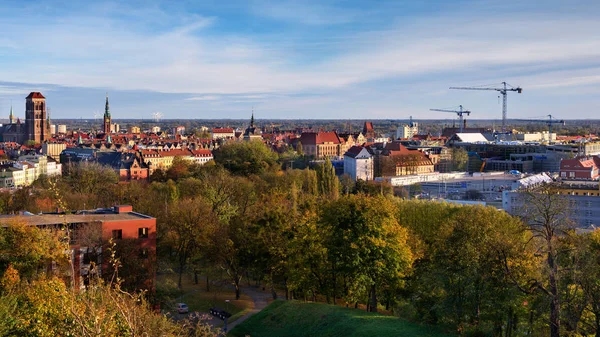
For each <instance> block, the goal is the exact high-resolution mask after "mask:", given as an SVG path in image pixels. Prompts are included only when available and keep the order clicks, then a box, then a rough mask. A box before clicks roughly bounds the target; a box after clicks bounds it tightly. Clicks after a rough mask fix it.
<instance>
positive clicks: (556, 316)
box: [519, 184, 574, 337]
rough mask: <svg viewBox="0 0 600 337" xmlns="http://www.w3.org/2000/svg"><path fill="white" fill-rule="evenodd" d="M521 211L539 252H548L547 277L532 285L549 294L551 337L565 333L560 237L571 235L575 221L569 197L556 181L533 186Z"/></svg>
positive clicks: (522, 193)
mask: <svg viewBox="0 0 600 337" xmlns="http://www.w3.org/2000/svg"><path fill="white" fill-rule="evenodd" d="M520 196H521V198H520V201H521V202H522V204H521V209H520V210H519V213H520V215H521V217H522V218H523V220H524V221H525V222H526V223H527V225H528V228H529V230H530V231H531V233H532V235H533V236H534V238H535V239H536V248H537V249H538V252H539V254H543V255H544V264H545V268H544V269H543V270H544V271H545V280H537V281H536V282H534V283H532V284H531V285H530V289H536V290H539V291H541V292H542V293H543V294H544V295H546V296H547V297H548V299H549V301H550V318H549V325H550V336H552V337H559V336H560V334H561V297H560V291H559V289H560V285H559V254H560V251H559V249H558V247H559V245H560V242H559V241H560V237H561V236H564V235H567V234H568V233H569V232H570V231H571V230H572V229H573V228H574V223H573V221H572V220H571V219H570V210H571V207H570V203H569V200H568V199H567V198H566V197H565V196H563V195H560V194H559V191H558V190H557V188H556V187H555V186H553V185H552V184H545V185H542V186H537V187H533V188H530V189H527V190H524V191H522V192H521V194H520Z"/></svg>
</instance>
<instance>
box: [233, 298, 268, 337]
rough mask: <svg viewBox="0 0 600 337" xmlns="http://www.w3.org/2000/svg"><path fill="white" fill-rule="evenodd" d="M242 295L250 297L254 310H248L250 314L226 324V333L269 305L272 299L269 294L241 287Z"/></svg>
mask: <svg viewBox="0 0 600 337" xmlns="http://www.w3.org/2000/svg"><path fill="white" fill-rule="evenodd" d="M242 293H243V294H246V295H248V296H250V298H251V299H252V302H253V303H254V308H252V310H250V312H248V313H247V314H245V315H244V316H242V317H240V318H238V319H236V320H235V321H233V322H231V323H229V324H227V331H230V330H231V329H233V328H235V326H236V325H238V324H240V323H242V322H243V321H245V320H247V319H248V318H250V317H251V316H252V315H254V314H256V313H257V312H259V311H261V310H263V309H264V308H265V307H266V306H267V304H268V303H269V302H268V301H269V299H271V298H273V297H272V295H271V292H269V291H267V292H265V291H259V290H258V289H256V288H252V287H243V288H242Z"/></svg>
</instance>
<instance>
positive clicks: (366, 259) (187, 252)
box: [0, 143, 600, 336]
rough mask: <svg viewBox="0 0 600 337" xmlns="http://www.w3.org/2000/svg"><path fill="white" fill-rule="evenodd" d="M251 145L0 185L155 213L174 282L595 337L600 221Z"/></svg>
mask: <svg viewBox="0 0 600 337" xmlns="http://www.w3.org/2000/svg"><path fill="white" fill-rule="evenodd" d="M261 147H262V145H260V143H235V144H229V145H226V146H224V147H222V148H221V149H220V150H219V151H220V152H219V154H218V155H217V154H215V158H216V164H210V165H205V166H202V167H201V166H196V165H190V164H189V163H187V162H185V161H175V163H174V164H173V167H172V168H170V169H169V170H168V171H166V172H159V173H155V175H154V176H153V178H154V181H153V182H151V183H137V182H132V183H128V184H115V182H116V177H114V176H113V175H112V173H111V172H107V171H105V170H102V169H101V168H100V167H96V166H93V165H87V164H86V165H83V166H79V167H76V168H72V171H71V172H74V173H72V174H70V175H69V176H66V177H64V178H61V179H59V180H57V181H55V182H52V183H49V182H48V181H39V182H38V183H36V184H35V185H34V186H32V187H31V188H27V189H23V190H21V191H17V192H16V193H14V194H12V195H2V196H1V198H0V200H2V204H1V207H4V211H8V212H10V211H16V210H20V209H27V210H30V211H33V212H38V211H48V210H53V209H55V208H56V207H59V206H60V205H59V204H57V200H56V195H60V196H63V198H64V200H63V202H64V204H66V205H68V206H66V207H68V208H71V209H79V208H84V207H86V208H94V207H106V206H112V205H115V204H132V205H133V206H134V209H135V210H136V211H139V212H141V213H146V214H150V215H152V216H155V217H156V218H157V221H158V231H159V247H158V255H159V260H161V261H169V262H170V263H172V264H173V265H174V266H175V269H176V270H177V272H178V273H180V280H181V275H183V274H184V273H188V272H189V273H197V274H198V275H204V276H205V277H206V278H207V280H206V281H207V283H208V277H209V276H208V275H217V274H219V273H218V271H221V272H222V275H224V276H225V277H227V279H228V280H229V282H230V283H231V284H232V285H233V286H234V287H235V289H236V291H237V294H238V296H239V292H240V287H241V285H242V284H243V283H245V282H257V283H261V284H262V285H263V286H266V287H271V288H272V289H275V288H278V289H283V290H284V291H285V294H286V297H287V298H293V299H301V300H313V301H325V302H328V303H334V304H338V305H345V306H351V307H361V308H366V309H367V310H370V311H377V310H387V311H388V312H393V313H394V314H398V315H401V316H403V317H408V318H411V319H414V320H416V321H421V322H428V323H433V324H439V325H442V326H444V327H447V328H448V329H452V330H454V331H457V332H459V333H461V334H464V335H490V336H492V335H493V336H526V335H528V336H547V335H553V336H558V335H566V334H568V335H571V336H578V335H581V336H586V335H594V334H595V335H596V336H600V301H599V300H600V297H599V296H600V295H599V294H600V278H599V276H600V232H597V231H596V232H592V233H576V232H575V231H574V230H572V227H571V226H570V222H569V219H568V207H567V206H565V205H564V204H562V202H563V201H562V200H561V199H560V196H559V195H557V194H556V193H552V192H551V191H550V190H548V191H546V193H542V194H541V195H542V196H540V194H534V193H530V194H527V197H528V198H529V199H528V202H527V203H526V205H527V206H528V207H529V208H527V209H524V215H527V217H525V218H524V220H525V221H527V223H528V224H529V225H525V224H524V222H523V219H520V218H516V217H511V216H509V215H508V214H506V213H505V212H502V211H498V210H496V209H494V208H489V207H487V208H486V207H480V206H477V207H473V206H457V205H451V204H442V203H432V202H423V201H414V200H405V199H401V198H398V197H394V196H393V193H392V190H391V188H390V187H389V186H386V185H375V184H374V183H365V182H359V183H357V184H353V183H350V182H348V181H347V179H341V181H340V179H339V178H338V177H336V176H335V171H334V170H333V167H332V166H331V163H330V162H327V161H326V162H325V163H324V164H321V165H318V166H317V167H315V169H313V170H308V169H305V170H286V171H282V170H280V166H279V163H278V161H277V158H276V157H275V156H274V155H273V154H272V153H270V152H268V151H266V148H261ZM88 171H93V172H88ZM98 175H100V176H101V178H98ZM82 180H83V181H82ZM87 180H93V181H94V183H93V184H91V183H89V182H88V181H87ZM22 194H23V195H22ZM24 195H25V196H26V197H24ZM273 296H276V293H275V291H273Z"/></svg>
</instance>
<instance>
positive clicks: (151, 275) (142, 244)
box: [0, 205, 157, 291]
mask: <svg viewBox="0 0 600 337" xmlns="http://www.w3.org/2000/svg"><path fill="white" fill-rule="evenodd" d="M26 214H27V215H20V216H19V215H2V216H0V226H1V225H4V226H6V225H7V224H8V223H9V222H11V221H22V222H24V223H26V224H27V225H30V226H37V227H38V228H40V229H42V228H43V229H54V228H56V229H64V228H69V234H70V248H71V251H70V255H71V260H72V263H73V266H74V270H75V271H76V272H75V275H74V276H75V283H76V285H78V286H79V287H80V288H85V286H86V285H87V283H88V281H89V277H90V276H91V275H92V274H96V275H98V276H106V277H109V276H110V275H108V270H109V262H110V259H109V254H108V253H109V249H108V248H109V240H113V242H114V243H115V248H116V251H117V253H118V254H120V255H121V259H122V261H123V264H124V265H127V264H128V263H132V262H135V264H136V266H135V268H136V269H139V270H140V273H137V274H136V275H135V276H133V277H135V278H137V279H136V280H134V281H135V283H137V284H139V286H140V288H144V289H148V290H151V291H152V290H154V287H155V280H156V238H157V233H156V219H155V218H153V217H151V216H148V215H143V214H140V213H136V212H134V211H133V208H132V207H131V206H128V205H124V206H114V207H112V208H104V209H96V210H90V211H87V210H85V211H75V212H73V213H68V214H67V213H64V212H56V213H40V214H31V213H26ZM92 242H99V244H92ZM125 253H127V254H128V256H124V255H123V254H125ZM120 275H121V274H120Z"/></svg>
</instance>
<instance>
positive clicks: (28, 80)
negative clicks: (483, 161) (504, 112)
mask: <svg viewBox="0 0 600 337" xmlns="http://www.w3.org/2000/svg"><path fill="white" fill-rule="evenodd" d="M599 16H600V2H598V1H575V0H574V1H552V0H549V1H502V2H498V1H399V0H396V1H386V0H382V1H329V0H321V1H289V0H283V1H264V0H250V1H229V0H228V1H177V2H175V1H164V2H161V1H154V0H150V1H128V2H126V3H121V2H86V1H6V0H5V1H1V2H0V18H1V19H0V32H2V34H0V118H6V116H7V115H8V112H9V110H10V105H11V102H12V105H13V106H14V110H15V113H16V114H17V115H18V116H23V115H24V97H25V96H26V95H27V93H29V92H30V91H42V92H43V93H44V95H45V96H46V97H47V101H48V106H49V107H50V108H51V110H52V116H53V117H54V118H80V117H83V118H92V117H93V116H94V114H95V113H102V110H103V108H104V95H105V93H106V92H108V93H109V96H110V101H111V110H112V113H113V118H117V119H118V118H150V116H151V115H152V113H153V112H157V111H159V112H161V113H163V115H164V116H165V117H166V118H246V117H248V116H249V115H250V112H251V109H252V107H254V110H255V112H256V117H257V118H259V119H268V118H328V119H405V118H408V117H409V116H413V117H414V118H417V119H424V118H453V116H452V114H449V113H443V112H431V111H429V109H430V108H450V107H457V106H458V105H459V104H462V105H463V106H464V107H465V108H467V109H469V110H471V111H472V115H471V117H472V118H500V116H501V106H500V104H499V100H498V97H497V93H496V92H492V91H489V92H488V91H459V90H449V89H448V87H450V86H476V85H486V84H493V85H496V84H499V83H500V82H502V81H506V82H508V83H510V84H512V85H514V86H521V87H523V89H524V91H523V94H521V95H518V94H516V93H514V94H512V95H511V94H509V98H508V115H509V118H511V117H513V118H530V117H532V118H533V117H541V116H544V115H547V114H549V113H550V114H552V115H554V116H555V117H556V118H565V119H567V118H580V119H584V118H600V114H599V113H598V112H599V111H600V99H598V97H600V38H598V32H600V20H598V17H599Z"/></svg>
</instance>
